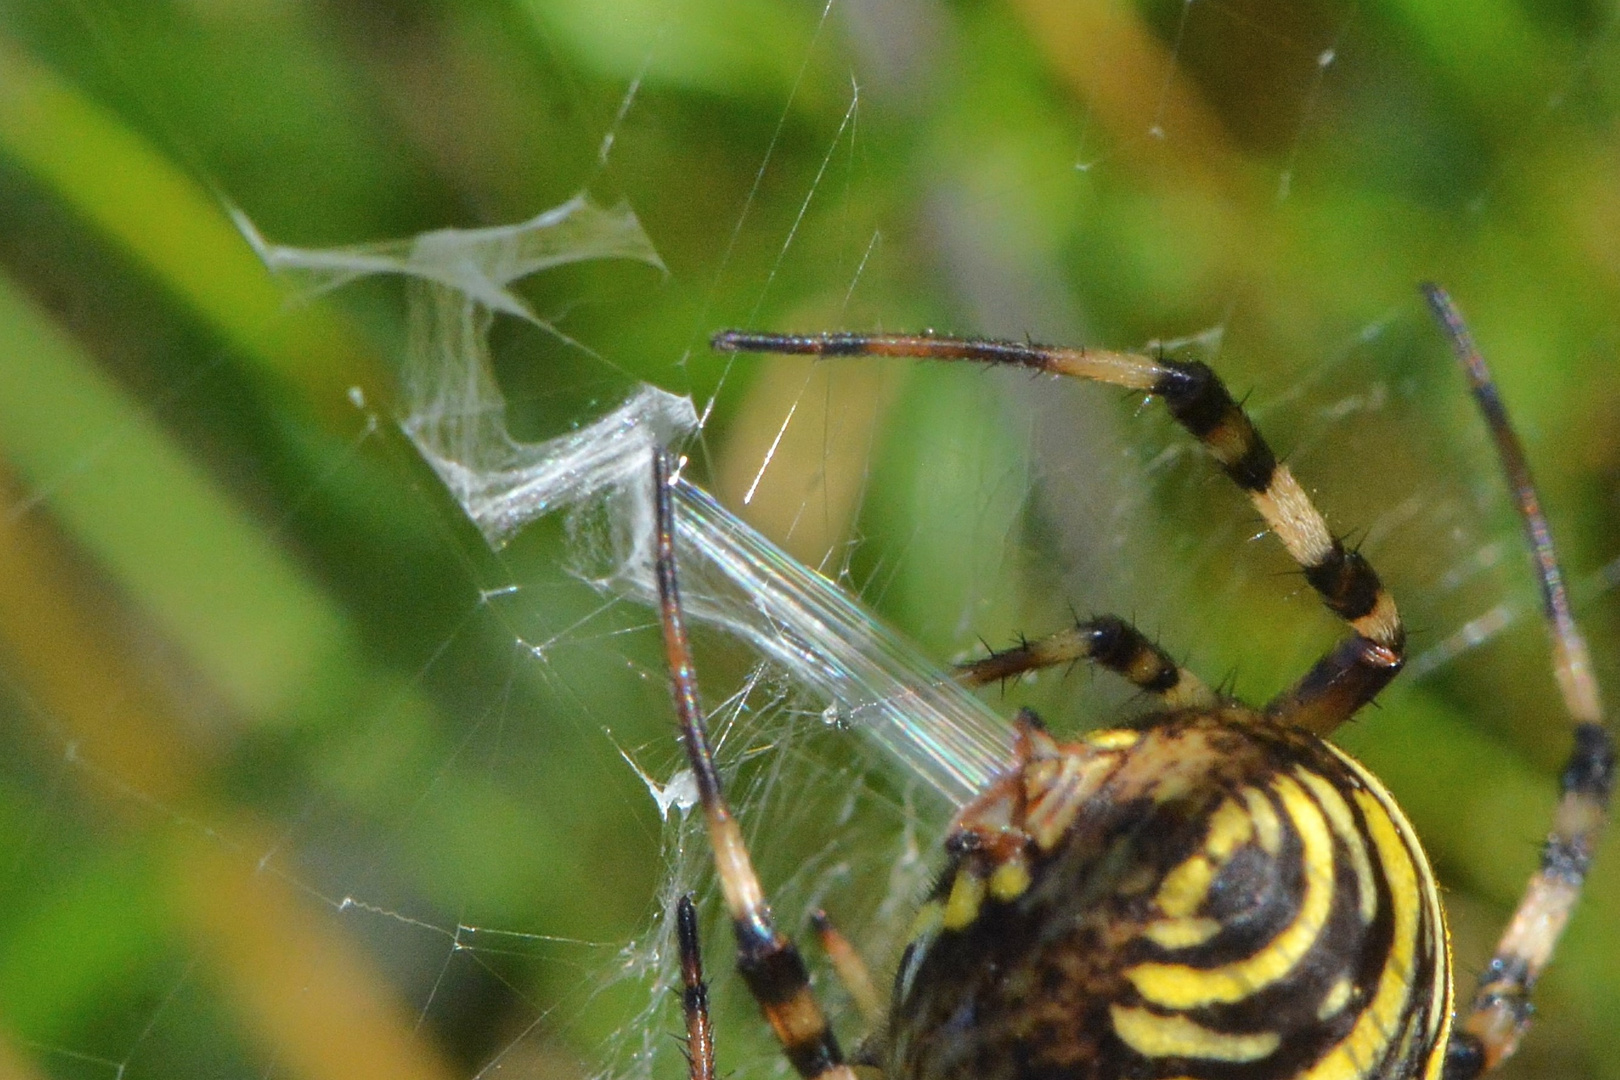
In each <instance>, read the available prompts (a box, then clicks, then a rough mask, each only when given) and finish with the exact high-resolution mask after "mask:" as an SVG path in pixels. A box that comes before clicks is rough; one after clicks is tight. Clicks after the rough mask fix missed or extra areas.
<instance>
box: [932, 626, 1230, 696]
mask: <svg viewBox="0 0 1620 1080" xmlns="http://www.w3.org/2000/svg"><path fill="white" fill-rule="evenodd" d="M1077 660H1085V661H1088V662H1090V663H1093V664H1096V665H1097V666H1098V667H1100V668H1102V669H1104V670H1105V671H1112V672H1113V673H1114V674H1116V675H1118V676H1120V677H1121V678H1123V679H1125V680H1126V681H1127V682H1129V683H1130V684H1131V685H1132V686H1134V687H1136V688H1137V689H1138V690H1141V691H1142V692H1143V693H1145V694H1151V695H1152V696H1153V697H1154V698H1156V699H1158V701H1159V702H1160V703H1161V704H1162V705H1164V707H1165V708H1167V709H1187V708H1202V707H1206V706H1210V705H1214V704H1215V701H1216V698H1215V694H1214V692H1213V691H1212V690H1210V688H1209V687H1208V686H1206V685H1205V684H1204V681H1203V680H1202V679H1200V678H1199V677H1198V676H1197V675H1194V674H1193V673H1192V672H1191V671H1188V670H1187V669H1186V668H1184V667H1182V666H1180V665H1179V664H1177V663H1176V662H1175V660H1173V659H1172V658H1171V657H1170V654H1169V653H1167V652H1165V651H1164V650H1163V649H1161V648H1160V647H1159V646H1157V645H1155V644H1154V643H1153V642H1151V641H1149V640H1148V639H1147V637H1146V636H1145V635H1144V634H1143V633H1142V631H1140V630H1138V629H1137V628H1136V627H1134V626H1132V625H1131V624H1130V623H1128V622H1126V621H1125V620H1124V619H1122V618H1120V617H1119V616H1118V615H1102V616H1099V617H1098V618H1095V619H1082V620H1080V621H1078V622H1076V623H1075V624H1074V625H1073V626H1070V627H1066V628H1065V629H1062V630H1059V631H1058V632H1057V633H1055V634H1048V635H1047V636H1046V637H1043V638H1039V639H1037V640H1035V641H1025V642H1021V643H1019V644H1018V645H1015V646H1013V647H1012V648H1010V649H1000V650H997V651H995V652H992V653H991V654H990V655H989V656H986V657H984V658H982V659H979V660H973V661H970V662H968V663H965V664H959V665H957V668H956V678H957V681H958V682H960V683H962V684H963V685H965V686H984V685H985V684H987V683H993V682H1001V681H1003V680H1005V679H1011V678H1015V677H1017V676H1019V675H1022V674H1023V673H1024V672H1026V671H1035V670H1038V669H1040V668H1044V667H1052V666H1054V665H1056V664H1070V663H1074V662H1075V661H1077Z"/></svg>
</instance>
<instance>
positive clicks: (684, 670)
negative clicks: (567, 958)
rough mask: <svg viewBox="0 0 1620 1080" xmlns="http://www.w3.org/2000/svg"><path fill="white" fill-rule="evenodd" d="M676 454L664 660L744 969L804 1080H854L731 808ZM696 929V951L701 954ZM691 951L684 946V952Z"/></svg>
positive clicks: (666, 554)
mask: <svg viewBox="0 0 1620 1080" xmlns="http://www.w3.org/2000/svg"><path fill="white" fill-rule="evenodd" d="M670 473H671V467H670V456H669V453H668V451H665V450H662V449H659V450H655V451H654V452H653V505H654V507H655V511H654V512H655V515H656V516H655V533H656V537H655V549H656V563H657V576H658V605H659V612H660V615H661V616H662V622H663V630H664V656H665V659H666V660H667V661H668V665H669V673H670V689H671V691H672V693H673V696H674V698H675V714H676V717H677V719H678V720H679V723H680V729H681V740H682V742H684V743H685V744H686V755H687V758H688V760H689V761H690V762H691V765H692V773H693V775H694V777H695V779H696V781H697V789H698V799H699V801H700V802H701V804H702V807H703V817H704V821H705V823H706V824H707V826H708V831H709V844H710V847H711V848H712V849H713V852H714V864H715V872H716V874H717V876H718V877H719V879H720V891H721V892H722V893H723V894H724V896H725V900H726V910H727V911H728V912H729V913H730V915H731V925H732V929H733V930H735V931H736V936H737V971H738V972H739V973H740V974H741V975H742V978H743V982H744V983H745V984H746V985H747V987H748V992H749V993H750V994H752V995H753V997H754V1000H755V1001H757V1002H758V1003H759V1007H760V1011H761V1012H762V1013H764V1014H765V1020H766V1022H767V1023H769V1024H770V1026H771V1030H772V1031H773V1032H774V1033H775V1034H776V1039H777V1041H778V1042H779V1043H781V1045H782V1050H783V1052H784V1053H785V1054H786V1055H787V1058H788V1061H790V1062H791V1063H792V1065H793V1067H794V1069H796V1070H798V1073H799V1075H800V1076H802V1077H804V1078H805V1080H814V1078H817V1077H820V1078H822V1080H855V1074H854V1072H853V1071H851V1069H850V1067H849V1066H848V1065H846V1064H844V1057H843V1053H842V1051H840V1050H839V1048H838V1041H837V1039H836V1038H834V1036H833V1033H832V1028H831V1027H830V1026H829V1025H828V1023H827V1015H826V1013H825V1012H824V1011H823V1010H822V1008H821V1005H820V1004H819V1003H818V1002H817V1001H816V998H815V995H814V994H813V993H811V990H810V975H809V972H808V971H807V970H806V969H805V966H804V960H803V959H802V958H801V957H800V955H799V950H798V949H797V948H795V947H794V945H793V942H792V941H791V940H790V939H788V938H787V937H786V936H784V935H783V934H781V933H779V932H778V931H777V929H776V925H775V921H774V920H773V919H772V918H771V911H770V907H769V906H768V905H767V904H766V902H765V890H764V889H763V888H762V887H761V885H760V882H759V875H758V874H756V873H755V872H754V864H753V860H752V859H751V858H750V857H749V855H748V845H747V844H746V842H745V841H744V840H743V835H742V829H741V828H740V827H739V826H738V824H737V819H736V818H735V817H734V816H732V813H731V808H730V807H729V806H727V805H726V796H725V792H724V791H723V790H722V788H721V785H720V774H719V772H718V770H716V768H715V765H714V755H713V753H712V751H711V750H710V748H709V734H708V728H707V725H706V724H705V723H704V719H703V709H702V706H701V705H700V704H699V703H698V689H697V674H696V671H695V670H694V668H693V664H692V649H691V645H690V643H689V641H688V640H687V635H686V624H685V619H684V618H683V616H682V613H681V595H680V589H679V585H678V582H677V580H676V574H675V511H674V505H673V500H672V499H671V497H670V488H669V484H670ZM695 938H696V929H695V927H694V929H693V942H692V947H693V949H694V953H695V949H696V940H695ZM684 948H685V946H684V944H683V950H684Z"/></svg>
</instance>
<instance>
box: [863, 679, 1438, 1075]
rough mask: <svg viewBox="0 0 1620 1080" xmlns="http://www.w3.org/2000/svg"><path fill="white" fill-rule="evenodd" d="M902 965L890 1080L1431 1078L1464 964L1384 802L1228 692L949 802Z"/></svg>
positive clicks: (1042, 741) (1341, 766) (1338, 763)
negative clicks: (945, 855)
mask: <svg viewBox="0 0 1620 1080" xmlns="http://www.w3.org/2000/svg"><path fill="white" fill-rule="evenodd" d="M951 847H952V850H953V852H954V857H953V860H952V863H951V865H950V867H949V868H948V869H947V871H946V873H945V875H944V876H943V877H942V880H941V882H940V886H939V888H938V890H937V891H936V893H935V895H934V897H933V898H932V899H931V900H930V901H929V902H928V903H927V904H926V905H925V906H924V908H923V910H922V912H921V914H920V915H919V921H918V929H917V933H916V934H915V936H914V940H913V942H912V944H911V946H910V947H909V948H908V950H907V954H906V957H905V959H904V960H903V961H902V964H901V970H900V973H899V976H898V979H897V984H896V989H895V998H894V1005H893V1010H892V1015H891V1020H890V1026H889V1031H888V1034H887V1039H886V1040H885V1054H884V1057H885V1073H886V1075H887V1076H888V1077H890V1078H892V1080H900V1078H905V1080H1087V1078H1096V1080H1102V1078H1111V1077H1165V1078H1171V1077H1182V1076H1200V1077H1212V1078H1213V1077H1241V1078H1242V1080H1267V1078H1272V1077H1276V1078H1283V1077H1294V1076H1300V1077H1314V1078H1321V1080H1354V1078H1362V1077H1409V1076H1420V1075H1425V1076H1426V1075H1438V1069H1439V1062H1440V1060H1441V1058H1442V1056H1443V1050H1444V1046H1445V1040H1446V1034H1447V1031H1446V1029H1447V1025H1448V1023H1449V1017H1450V1010H1451V1002H1450V971H1449V958H1448V955H1447V948H1446V938H1445V928H1444V922H1443V917H1442V914H1441V910H1440V906H1439V901H1438V897H1437V895H1436V891H1435V886H1434V879H1433V876H1432V874H1431V872H1430V869H1429V866H1428V863H1427V860H1426V859H1425V857H1424V855H1423V853H1422V851H1421V849H1420V848H1419V847H1418V844H1417V841H1416V839H1415V838H1414V836H1413V834H1412V831H1411V828H1410V826H1408V825H1407V823H1406V821H1405V819H1404V817H1403V816H1402V815H1401V813H1400V811H1399V810H1398V809H1397V808H1396V807H1395V805H1394V803H1393V801H1392V800H1391V799H1390V797H1389V796H1388V794H1387V793H1386V792H1385V791H1384V789H1383V787H1382V785H1380V784H1379V783H1378V781H1377V780H1376V779H1374V778H1373V777H1372V776H1371V775H1370V774H1369V773H1367V771H1366V770H1365V769H1364V768H1362V767H1361V766H1360V765H1359V764H1357V763H1356V762H1354V761H1353V760H1352V759H1350V758H1349V757H1347V756H1346V755H1344V754H1343V753H1341V752H1340V751H1338V750H1336V749H1335V748H1333V747H1332V746H1330V745H1329V744H1328V743H1326V742H1323V741H1322V740H1320V739H1318V738H1316V737H1314V736H1311V735H1308V734H1305V733H1302V732H1299V731H1297V730H1293V729H1288V728H1284V727H1282V726H1279V725H1274V724H1271V723H1269V722H1268V721H1266V720H1265V719H1264V718H1262V717H1261V716H1260V715H1258V714H1256V713H1254V712H1252V711H1250V710H1248V709H1245V708H1241V707H1237V706H1222V707H1219V708H1216V709H1206V710H1190V711H1183V712H1178V713H1172V714H1170V715H1168V716H1165V717H1163V718H1161V719H1156V720H1155V721H1153V722H1152V723H1151V724H1149V725H1148V726H1145V727H1143V728H1141V729H1140V730H1131V731H1108V732H1101V733H1098V734H1096V735H1093V736H1092V737H1090V738H1089V739H1087V740H1084V741H1081V742H1078V743H1074V744H1070V745H1066V746H1062V747H1059V746H1057V745H1056V744H1054V743H1052V742H1051V740H1050V739H1048V738H1047V737H1046V736H1044V735H1043V734H1040V733H1038V732H1026V735H1025V747H1024V749H1023V750H1022V751H1021V754H1020V760H1019V762H1018V764H1017V766H1016V767H1015V768H1014V769H1013V770H1012V771H1010V772H1009V773H1007V774H1006V775H1004V776H1003V777H1002V778H1001V779H999V780H998V781H996V782H995V783H994V784H992V785H991V787H990V788H989V789H988V790H987V791H986V792H985V793H984V794H983V795H981V796H980V797H979V798H978V799H977V800H975V801H974V802H973V803H971V804H970V805H969V806H968V807H967V808H965V809H964V810H963V811H962V812H961V814H960V815H959V816H958V818H957V821H956V825H955V829H954V830H953V834H952V841H951Z"/></svg>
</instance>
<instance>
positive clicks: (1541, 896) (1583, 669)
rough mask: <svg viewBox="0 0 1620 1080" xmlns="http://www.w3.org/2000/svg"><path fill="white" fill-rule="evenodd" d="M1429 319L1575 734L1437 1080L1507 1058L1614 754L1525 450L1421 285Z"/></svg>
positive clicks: (1453, 321)
mask: <svg viewBox="0 0 1620 1080" xmlns="http://www.w3.org/2000/svg"><path fill="white" fill-rule="evenodd" d="M1423 293H1424V296H1425V297H1426V298H1427V300H1428V301H1429V306H1430V308H1431V309H1432V310H1433V312H1434V315H1435V317H1436V318H1437V319H1438V320H1439V321H1440V324H1441V325H1442V326H1443V327H1444V328H1445V331H1446V335H1447V336H1448V337H1449V338H1450V339H1451V344H1452V347H1453V349H1454V350H1455V351H1456V354H1457V359H1458V360H1459V361H1460V362H1461V363H1462V366H1463V369H1464V370H1465V371H1466V372H1467V373H1468V380H1469V384H1470V386H1471V388H1472V390H1473V393H1474V399H1475V401H1477V402H1478V404H1479V407H1480V411H1481V412H1482V413H1483V414H1484V416H1485V423H1486V425H1487V426H1488V427H1489V428H1490V432H1491V438H1492V439H1493V440H1494V441H1495V443H1496V449H1497V453H1498V456H1499V457H1500V459H1501V462H1502V470H1503V472H1505V473H1506V474H1507V479H1508V485H1509V486H1510V487H1511V488H1512V489H1513V497H1514V502H1515V504H1516V505H1517V507H1518V510H1519V517H1520V520H1521V521H1522V522H1523V524H1524V530H1525V534H1526V537H1527V539H1528V541H1529V546H1530V552H1531V555H1532V556H1534V558H1535V563H1536V569H1537V572H1538V576H1539V577H1540V579H1541V596H1542V604H1543V613H1544V616H1545V618H1546V621H1547V629H1548V632H1549V633H1550V635H1551V636H1552V645H1553V658H1554V672H1555V674H1556V675H1557V677H1558V685H1559V689H1560V690H1561V691H1562V693H1563V698H1564V707H1565V709H1566V710H1567V711H1568V713H1569V715H1570V717H1571V719H1572V720H1574V727H1575V749H1574V751H1573V752H1572V753H1571V754H1570V758H1569V763H1568V764H1567V765H1566V766H1565V767H1564V773H1563V777H1562V778H1561V781H1560V795H1559V800H1558V809H1557V810H1556V811H1555V813H1554V815H1553V827H1552V831H1551V832H1550V833H1549V834H1548V836H1547V840H1546V843H1545V845H1544V846H1543V847H1542V850H1541V866H1540V868H1539V869H1537V871H1536V872H1535V874H1534V875H1532V876H1531V878H1530V883H1529V885H1527V886H1526V887H1525V891H1524V896H1523V898H1522V899H1520V901H1519V908H1518V910H1517V911H1515V912H1514V914H1513V918H1512V920H1511V921H1510V922H1509V923H1508V927H1507V930H1506V931H1504V932H1503V934H1502V940H1501V941H1500V942H1498V943H1497V946H1496V954H1495V956H1493V957H1492V958H1491V962H1490V964H1489V965H1488V966H1487V967H1486V968H1485V972H1484V974H1483V975H1482V976H1481V977H1480V983H1479V989H1478V991H1476V992H1475V994H1474V1000H1473V1003H1472V1005H1471V1006H1470V1007H1469V1010H1468V1012H1467V1013H1466V1014H1463V1015H1460V1016H1459V1017H1458V1023H1457V1026H1456V1028H1455V1029H1454V1030H1453V1031H1452V1035H1451V1042H1450V1044H1449V1045H1448V1046H1447V1048H1446V1066H1445V1080H1472V1078H1474V1077H1476V1076H1479V1075H1480V1074H1481V1073H1484V1072H1488V1071H1490V1070H1491V1069H1494V1068H1495V1067H1496V1066H1497V1065H1499V1064H1501V1063H1502V1062H1503V1061H1504V1060H1506V1059H1507V1058H1508V1057H1509V1056H1510V1055H1511V1054H1512V1053H1513V1051H1514V1050H1515V1049H1517V1048H1518V1045H1519V1040H1520V1038H1522V1037H1523V1035H1524V1032H1525V1029H1526V1028H1528V1027H1529V1025H1530V1012H1531V1006H1530V991H1531V990H1532V989H1533V988H1534V987H1535V984H1536V980H1537V979H1539V978H1540V977H1541V973H1542V971H1543V970H1545V969H1546V966H1547V962H1548V961H1549V960H1551V959H1552V952H1553V948H1554V946H1556V945H1557V944H1558V939H1559V937H1560V936H1562V934H1563V932H1564V927H1565V926H1566V925H1567V924H1568V923H1569V917H1570V914H1571V913H1572V911H1573V910H1574V907H1575V901H1576V900H1577V899H1579V897H1580V892H1581V886H1582V885H1583V884H1584V883H1585V881H1586V872H1587V868H1588V866H1589V865H1590V863H1591V860H1592V852H1593V850H1594V849H1595V848H1596V846H1597V840H1598V835H1599V834H1600V833H1601V831H1602V829H1603V826H1604V823H1605V822H1606V821H1607V818H1608V808H1609V796H1610V794H1611V793H1612V792H1613V789H1614V769H1615V748H1614V740H1613V737H1612V736H1611V735H1610V734H1609V729H1608V727H1607V726H1606V725H1605V724H1604V721H1603V705H1602V702H1601V700H1600V699H1599V696H1598V687H1597V679H1596V678H1595V677H1594V676H1593V674H1592V662H1591V658H1590V657H1589V656H1588V654H1587V649H1586V641H1585V639H1584V638H1582V636H1581V632H1580V629H1579V628H1578V627H1577V626H1576V625H1575V616H1574V614H1573V613H1572V611H1571V609H1570V605H1569V595H1568V593H1567V592H1566V590H1565V588H1564V576H1563V571H1562V570H1561V568H1560V567H1559V565H1558V557H1557V555H1556V553H1555V552H1554V551H1553V544H1552V534H1551V532H1550V531H1549V530H1548V528H1547V519H1546V517H1545V516H1543V514H1542V512H1541V503H1540V499H1539V498H1538V497H1537V495H1536V488H1535V483H1534V482H1533V481H1532V479H1531V476H1530V468H1529V465H1528V464H1527V463H1526V461H1525V457H1524V448H1523V447H1522V446H1521V445H1520V444H1519V438H1518V436H1517V435H1516V434H1515V433H1514V430H1513V426H1512V425H1511V424H1510V423H1509V422H1508V418H1507V412H1506V410H1505V409H1504V408H1503V407H1502V402H1501V399H1500V398H1499V397H1498V396H1497V392H1496V384H1495V382H1494V381H1493V380H1492V379H1491V373H1490V371H1489V370H1488V369H1487V368H1486V366H1485V360H1484V357H1483V356H1481V355H1480V352H1479V349H1478V348H1476V347H1475V345H1474V342H1473V338H1472V336H1471V335H1470V334H1469V333H1468V328H1467V327H1466V326H1465V325H1464V324H1463V321H1462V316H1461V315H1460V314H1459V313H1458V311H1457V309H1456V307H1455V305H1453V304H1452V302H1451V298H1450V297H1449V296H1447V295H1446V293H1445V292H1444V291H1443V290H1442V289H1440V288H1439V287H1438V286H1435V285H1425V286H1423Z"/></svg>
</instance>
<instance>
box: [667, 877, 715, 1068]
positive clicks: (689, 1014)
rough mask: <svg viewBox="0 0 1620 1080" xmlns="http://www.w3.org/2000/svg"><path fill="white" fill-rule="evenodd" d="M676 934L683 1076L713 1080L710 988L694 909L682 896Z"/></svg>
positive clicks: (676, 908)
mask: <svg viewBox="0 0 1620 1080" xmlns="http://www.w3.org/2000/svg"><path fill="white" fill-rule="evenodd" d="M675 935H676V937H677V938H678V939H679V942H680V950H681V1011H682V1012H683V1013H684V1014H685V1015H686V1080H714V1027H713V1026H712V1025H711V1024H710V1023H709V988H708V986H707V985H706V984H705V983H704V981H703V952H702V949H701V947H700V945H699V943H698V925H697V909H696V908H694V907H693V906H692V898H691V897H690V896H683V897H681V899H680V902H679V903H678V904H676V906H675Z"/></svg>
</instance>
